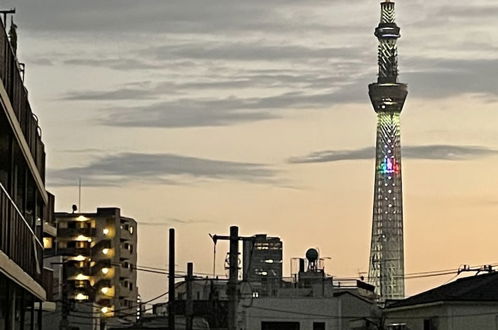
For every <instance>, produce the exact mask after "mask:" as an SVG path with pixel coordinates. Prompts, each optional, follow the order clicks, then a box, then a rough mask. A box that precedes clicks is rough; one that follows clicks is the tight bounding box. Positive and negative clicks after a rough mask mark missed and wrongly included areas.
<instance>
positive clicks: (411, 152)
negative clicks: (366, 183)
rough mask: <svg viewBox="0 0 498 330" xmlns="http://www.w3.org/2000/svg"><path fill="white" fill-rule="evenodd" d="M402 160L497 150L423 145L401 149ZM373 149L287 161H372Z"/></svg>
mask: <svg viewBox="0 0 498 330" xmlns="http://www.w3.org/2000/svg"><path fill="white" fill-rule="evenodd" d="M402 155H403V158H412V159H429V160H469V159H473V158H482V157H489V156H494V155H498V150H494V149H489V148H486V147H480V146H455V145H425V146H406V147H403V149H402ZM374 158H375V148H373V147H367V148H360V149H354V150H326V151H318V152H313V153H310V154H308V155H305V156H300V157H293V158H290V159H289V160H288V162H289V163H292V164H305V163H327V162H338V161H346V160H361V159H374Z"/></svg>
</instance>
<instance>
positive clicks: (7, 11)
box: [0, 8, 16, 29]
mask: <svg viewBox="0 0 498 330" xmlns="http://www.w3.org/2000/svg"><path fill="white" fill-rule="evenodd" d="M15 13H16V9H15V8H12V9H3V10H0V14H2V16H3V24H4V27H5V28H6V29H7V15H13V14H15Z"/></svg>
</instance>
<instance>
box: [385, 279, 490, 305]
mask: <svg viewBox="0 0 498 330" xmlns="http://www.w3.org/2000/svg"><path fill="white" fill-rule="evenodd" d="M452 301H453V302H456V301H460V302H465V301H468V302H470V301H481V302H482V301H487V302H492V301H496V302H498V272H494V273H490V274H484V275H476V276H471V277H466V278H462V279H459V280H456V281H454V282H451V283H448V284H445V285H442V286H439V287H437V288H434V289H432V290H429V291H426V292H422V293H420V294H417V295H415V296H412V297H410V298H406V299H404V300H400V301H398V302H395V303H393V304H390V305H389V306H388V308H397V307H405V306H413V305H422V304H428V303H434V302H452Z"/></svg>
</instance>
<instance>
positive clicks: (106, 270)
mask: <svg viewBox="0 0 498 330" xmlns="http://www.w3.org/2000/svg"><path fill="white" fill-rule="evenodd" d="M101 272H102V274H104V275H106V274H107V273H109V268H107V267H104V268H102V269H101Z"/></svg>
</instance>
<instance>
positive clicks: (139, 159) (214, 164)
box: [48, 153, 277, 186]
mask: <svg viewBox="0 0 498 330" xmlns="http://www.w3.org/2000/svg"><path fill="white" fill-rule="evenodd" d="M276 174H277V172H276V171H275V170H274V169H272V168H270V167H269V166H267V165H264V164H255V163H240V162H230V161H220V160H211V159H203V158H195V157H186V156H180V155H174V154H143V153H121V154H115V155H108V156H104V157H100V158H96V159H94V160H93V161H92V162H91V163H89V164H88V165H86V166H80V167H71V168H66V169H58V170H50V171H49V172H48V178H49V183H50V184H51V185H55V186H71V185H74V178H78V177H80V178H82V179H83V180H84V182H85V184H86V185H89V186H120V185H125V184H127V183H130V182H142V183H144V182H146V183H147V184H182V183H183V184H185V183H189V182H192V180H202V179H204V180H206V179H216V180H237V181H244V182H254V183H275V182H276V178H275V176H276Z"/></svg>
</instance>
